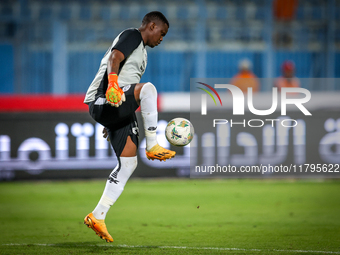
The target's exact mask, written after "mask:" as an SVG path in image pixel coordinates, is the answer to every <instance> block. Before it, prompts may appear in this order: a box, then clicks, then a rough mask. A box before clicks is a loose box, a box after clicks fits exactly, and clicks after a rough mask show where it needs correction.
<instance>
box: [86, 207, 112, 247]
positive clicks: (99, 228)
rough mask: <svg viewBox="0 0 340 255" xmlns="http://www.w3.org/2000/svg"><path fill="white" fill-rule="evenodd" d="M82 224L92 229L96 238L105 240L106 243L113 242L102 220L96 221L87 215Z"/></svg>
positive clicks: (90, 215) (90, 214) (91, 215)
mask: <svg viewBox="0 0 340 255" xmlns="http://www.w3.org/2000/svg"><path fill="white" fill-rule="evenodd" d="M84 224H85V225H86V226H88V227H89V228H92V229H93V230H94V232H96V234H97V236H99V237H100V238H101V239H103V240H105V241H106V242H107V243H110V242H113V238H112V236H111V235H110V234H109V232H108V231H107V229H106V225H105V223H104V220H97V219H96V218H95V217H94V216H93V214H92V213H89V214H88V215H86V217H85V219H84Z"/></svg>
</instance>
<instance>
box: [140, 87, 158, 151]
mask: <svg viewBox="0 0 340 255" xmlns="http://www.w3.org/2000/svg"><path fill="white" fill-rule="evenodd" d="M139 98H140V106H141V113H142V117H143V124H144V131H145V138H146V149H147V150H150V149H151V148H152V147H153V146H155V145H156V144H157V136H156V130H157V122H158V112H157V90H156V88H155V86H154V85H153V84H152V83H150V82H148V83H146V84H144V86H143V87H142V89H141V91H140V95H139Z"/></svg>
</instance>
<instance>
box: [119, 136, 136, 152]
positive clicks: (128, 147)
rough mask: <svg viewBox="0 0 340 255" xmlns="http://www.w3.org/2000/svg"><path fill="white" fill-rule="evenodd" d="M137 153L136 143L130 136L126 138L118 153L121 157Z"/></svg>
mask: <svg viewBox="0 0 340 255" xmlns="http://www.w3.org/2000/svg"><path fill="white" fill-rule="evenodd" d="M136 155H137V145H136V144H135V143H134V142H133V141H132V139H131V136H128V138H127V139H126V144H125V147H124V149H123V151H122V154H120V156H121V157H134V156H136Z"/></svg>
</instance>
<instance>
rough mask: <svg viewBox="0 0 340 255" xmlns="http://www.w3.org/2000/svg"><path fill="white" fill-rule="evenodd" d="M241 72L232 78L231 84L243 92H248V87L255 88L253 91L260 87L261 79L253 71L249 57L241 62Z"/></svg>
mask: <svg viewBox="0 0 340 255" xmlns="http://www.w3.org/2000/svg"><path fill="white" fill-rule="evenodd" d="M238 68H239V72H238V73H237V74H236V75H235V76H234V77H233V78H232V79H231V81H230V84H232V85H235V86H237V87H239V88H240V89H241V90H242V91H243V93H247V90H248V88H249V87H250V88H253V93H256V92H258V91H259V89H260V84H259V80H258V78H257V77H256V75H255V74H253V72H252V71H251V69H252V64H251V62H250V61H249V60H248V59H243V60H241V61H240V62H239V66H238Z"/></svg>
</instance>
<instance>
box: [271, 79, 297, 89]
mask: <svg viewBox="0 0 340 255" xmlns="http://www.w3.org/2000/svg"><path fill="white" fill-rule="evenodd" d="M275 87H277V88H278V91H279V92H280V91H281V89H282V88H299V87H300V81H299V79H298V78H295V77H293V78H285V77H278V78H277V79H276V81H275Z"/></svg>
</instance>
